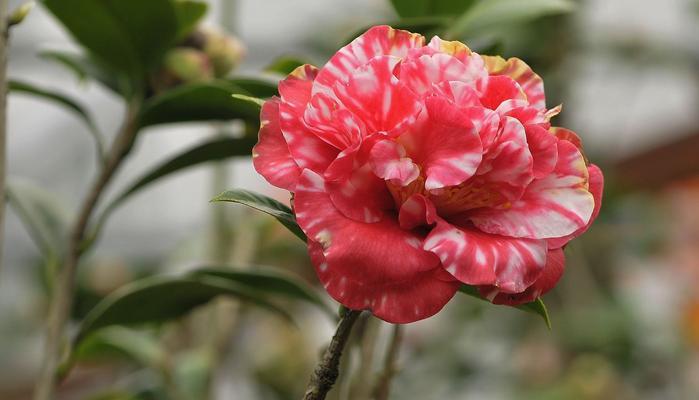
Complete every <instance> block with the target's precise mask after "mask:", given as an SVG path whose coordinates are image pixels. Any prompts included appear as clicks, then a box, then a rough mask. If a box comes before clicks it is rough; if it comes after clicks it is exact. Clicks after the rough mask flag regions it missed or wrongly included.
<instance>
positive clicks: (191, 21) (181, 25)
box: [174, 0, 208, 40]
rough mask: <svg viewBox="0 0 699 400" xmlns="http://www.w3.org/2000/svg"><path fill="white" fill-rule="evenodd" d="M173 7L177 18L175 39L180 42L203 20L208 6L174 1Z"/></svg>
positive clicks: (199, 3)
mask: <svg viewBox="0 0 699 400" xmlns="http://www.w3.org/2000/svg"><path fill="white" fill-rule="evenodd" d="M174 6H175V16H176V17H177V39H178V40H181V39H183V38H184V37H186V36H187V35H189V34H190V33H191V32H192V31H193V30H194V28H196V26H197V24H198V23H199V21H201V19H202V18H204V15H206V11H207V8H208V5H207V4H206V3H202V2H200V1H192V0H175V1H174Z"/></svg>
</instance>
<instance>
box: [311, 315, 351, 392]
mask: <svg viewBox="0 0 699 400" xmlns="http://www.w3.org/2000/svg"><path fill="white" fill-rule="evenodd" d="M343 310H344V312H343V313H342V315H341V316H340V323H339V324H338V325H337V330H336V331H335V335H333V338H332V340H331V341H330V345H329V346H328V348H327V349H326V350H325V353H324V354H323V358H322V359H321V360H320V363H318V365H317V366H316V369H315V371H313V375H311V381H310V382H309V383H308V387H306V393H305V394H304V395H303V400H324V399H325V396H326V395H327V394H328V392H329V391H330V389H331V388H332V386H333V385H334V384H335V381H336V380H337V377H338V376H339V375H340V371H339V367H340V358H341V357H342V350H343V349H344V348H345V345H346V344H347V339H349V336H350V332H351V331H352V326H353V325H354V323H355V322H356V321H357V317H359V314H361V313H362V312H361V311H355V310H349V309H343Z"/></svg>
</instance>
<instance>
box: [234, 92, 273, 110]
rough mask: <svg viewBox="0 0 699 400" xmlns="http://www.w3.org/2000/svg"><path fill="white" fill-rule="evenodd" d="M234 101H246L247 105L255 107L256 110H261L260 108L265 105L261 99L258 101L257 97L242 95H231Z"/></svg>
mask: <svg viewBox="0 0 699 400" xmlns="http://www.w3.org/2000/svg"><path fill="white" fill-rule="evenodd" d="M232 96H233V98H234V99H238V100H242V101H247V102H248V103H251V104H254V105H256V106H257V107H258V108H260V109H261V108H262V106H263V105H264V104H265V101H264V100H262V99H258V98H257V97H252V96H246V95H244V94H233V95H232Z"/></svg>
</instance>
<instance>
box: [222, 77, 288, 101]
mask: <svg viewBox="0 0 699 400" xmlns="http://www.w3.org/2000/svg"><path fill="white" fill-rule="evenodd" d="M226 81H227V82H230V83H232V84H233V85H235V86H236V87H239V88H241V89H243V90H244V91H245V92H247V94H249V95H250V96H253V97H259V98H261V99H267V98H270V97H272V96H278V95H279V90H278V89H277V85H278V82H276V81H270V80H267V79H259V78H241V77H236V78H229V79H226Z"/></svg>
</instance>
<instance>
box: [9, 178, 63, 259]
mask: <svg viewBox="0 0 699 400" xmlns="http://www.w3.org/2000/svg"><path fill="white" fill-rule="evenodd" d="M5 196H6V198H7V201H8V204H9V205H10V206H11V207H12V208H13V209H14V210H15V212H16V213H17V215H18V216H19V218H20V220H21V221H22V222H23V223H24V225H25V227H26V228H27V231H28V232H29V235H30V236H31V238H32V240H33V241H34V242H35V243H36V245H37V246H38V247H39V249H40V250H41V253H42V254H43V255H44V257H45V258H46V259H47V260H54V261H56V260H59V259H60V257H61V256H62V254H63V248H64V245H65V242H66V239H67V237H68V226H69V225H68V221H69V216H68V214H67V212H66V211H65V210H64V209H63V208H61V207H60V204H59V203H58V202H57V201H56V196H55V195H54V194H53V193H48V192H47V191H45V190H44V189H43V188H41V187H39V186H35V185H33V184H31V183H29V182H25V181H18V180H10V181H8V182H7V187H6V188H5Z"/></svg>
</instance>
